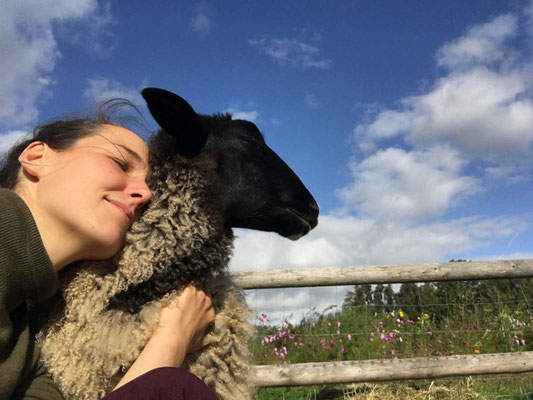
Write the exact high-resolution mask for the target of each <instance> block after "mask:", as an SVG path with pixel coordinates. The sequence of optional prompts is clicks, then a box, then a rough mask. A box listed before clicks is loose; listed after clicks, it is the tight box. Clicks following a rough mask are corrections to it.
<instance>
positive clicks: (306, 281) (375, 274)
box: [233, 260, 533, 387]
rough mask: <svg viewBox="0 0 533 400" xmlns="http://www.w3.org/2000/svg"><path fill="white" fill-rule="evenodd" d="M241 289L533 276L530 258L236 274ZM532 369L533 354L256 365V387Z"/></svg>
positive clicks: (518, 353)
mask: <svg viewBox="0 0 533 400" xmlns="http://www.w3.org/2000/svg"><path fill="white" fill-rule="evenodd" d="M233 277H234V279H235V281H236V283H237V284H238V285H240V286H241V287H242V288H243V289H267V288H288V287H310V286H342V285H362V284H377V283H404V282H432V281H454V280H483V279H504V278H505V279H510V278H532V277H533V260H499V261H476V262H462V263H433V264H415V265H376V266H352V267H340V268H301V269H292V270H291V269H288V270H272V271H263V272H258V271H254V272H236V273H233ZM530 371H533V351H527V352H516V353H494V354H483V355H461V356H448V357H418V358H404V359H393V360H366V361H341V362H321V363H302V364H286V365H279V366H270V365H264V366H256V367H255V370H254V375H255V379H254V381H255V384H256V386H258V387H272V386H305V385H320V384H333V383H355V382H370V381H387V380H401V379H420V378H431V379H433V378H443V377H449V376H462V375H482V374H503V373H520V372H530Z"/></svg>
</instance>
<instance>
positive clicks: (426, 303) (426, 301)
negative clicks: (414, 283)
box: [418, 282, 446, 316]
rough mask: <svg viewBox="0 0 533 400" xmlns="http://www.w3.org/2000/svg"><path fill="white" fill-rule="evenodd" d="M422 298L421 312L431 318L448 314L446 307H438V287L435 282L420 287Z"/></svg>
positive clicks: (419, 291) (419, 292)
mask: <svg viewBox="0 0 533 400" xmlns="http://www.w3.org/2000/svg"><path fill="white" fill-rule="evenodd" d="M418 294H419V296H420V303H421V311H422V312H423V313H426V314H428V315H431V316H438V315H440V314H442V313H444V314H445V313H446V309H445V306H444V307H443V306H441V305H438V304H439V299H438V297H437V287H436V285H435V284H434V283H433V282H425V283H424V284H423V285H421V286H419V287H418Z"/></svg>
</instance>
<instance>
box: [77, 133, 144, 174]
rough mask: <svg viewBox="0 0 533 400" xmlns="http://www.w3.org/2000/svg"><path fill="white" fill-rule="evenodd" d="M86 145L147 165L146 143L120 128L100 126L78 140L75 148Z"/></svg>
mask: <svg viewBox="0 0 533 400" xmlns="http://www.w3.org/2000/svg"><path fill="white" fill-rule="evenodd" d="M87 145H88V146H99V147H103V148H106V149H108V150H116V151H119V152H120V153H121V154H123V155H125V156H126V155H128V156H129V157H130V158H133V159H134V161H137V162H139V163H142V164H145V165H148V147H147V146H146V143H145V142H144V141H143V140H142V139H141V138H140V137H139V136H137V135H136V134H135V133H133V132H132V131H130V130H129V129H126V128H122V127H120V126H114V125H102V126H101V127H100V128H99V129H98V130H97V131H96V132H95V134H93V135H91V136H88V137H86V138H83V139H81V140H79V141H78V142H77V144H76V147H78V146H87Z"/></svg>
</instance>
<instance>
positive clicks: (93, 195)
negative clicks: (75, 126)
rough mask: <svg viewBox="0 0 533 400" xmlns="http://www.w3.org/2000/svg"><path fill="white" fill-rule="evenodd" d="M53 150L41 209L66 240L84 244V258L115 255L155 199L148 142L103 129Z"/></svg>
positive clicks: (40, 190) (41, 183)
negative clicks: (150, 183) (149, 176)
mask: <svg viewBox="0 0 533 400" xmlns="http://www.w3.org/2000/svg"><path fill="white" fill-rule="evenodd" d="M48 152H49V153H48V154H49V156H48V157H47V159H46V160H45V162H46V166H45V169H44V171H45V172H44V174H43V176H41V177H40V178H39V183H38V198H37V199H38V202H39V207H40V208H41V209H42V211H44V212H45V213H46V215H47V217H48V218H49V221H53V222H54V223H56V224H57V226H56V229H57V230H59V232H58V234H59V235H61V236H60V237H64V236H66V237H67V238H69V237H70V238H71V239H68V240H72V241H74V243H73V244H75V245H79V248H80V249H82V251H81V252H82V253H83V254H80V257H78V258H79V259H102V258H109V257H111V256H113V255H114V254H115V253H116V252H118V251H119V250H120V248H121V246H122V244H123V240H124V235H125V234H126V232H127V231H128V229H129V228H130V227H131V225H132V223H133V222H134V221H135V220H136V219H137V218H138V217H139V216H140V212H141V208H142V206H143V205H144V204H145V203H146V202H147V201H148V200H149V199H150V197H151V193H150V189H149V188H148V186H147V185H146V177H147V174H148V148H147V146H146V144H145V143H144V141H143V140H142V139H141V138H140V137H138V136H137V135H136V134H134V133H133V132H131V131H129V130H127V129H124V128H121V127H117V126H112V125H103V126H102V127H101V128H100V129H99V130H98V131H97V133H96V134H94V135H92V136H89V137H86V138H83V139H80V140H79V141H77V142H76V144H75V145H74V146H73V147H72V148H70V149H68V150H61V151H55V150H53V149H50V148H48ZM65 233H66V235H65ZM76 241H79V243H77V242H76Z"/></svg>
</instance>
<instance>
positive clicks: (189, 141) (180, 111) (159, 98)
mask: <svg viewBox="0 0 533 400" xmlns="http://www.w3.org/2000/svg"><path fill="white" fill-rule="evenodd" d="M141 94H142V96H143V97H144V100H146V104H147V105H148V109H149V110H150V114H152V117H154V119H155V121H156V122H157V123H158V124H159V126H160V127H161V128H163V129H164V130H165V131H166V132H167V133H169V134H170V135H172V136H173V138H174V143H175V150H176V151H177V152H178V153H180V154H182V155H184V156H185V157H194V156H195V155H197V154H198V153H199V152H200V150H202V148H203V147H204V145H205V142H206V141H207V132H206V131H205V129H204V127H203V125H202V122H201V120H200V116H199V115H198V114H197V113H196V111H194V109H193V108H192V107H191V106H190V105H189V103H187V102H186V101H185V100H184V99H182V98H181V97H180V96H178V95H177V94H174V93H172V92H169V91H167V90H163V89H158V88H145V89H143V90H142V91H141Z"/></svg>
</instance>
